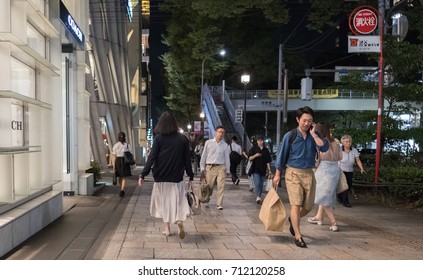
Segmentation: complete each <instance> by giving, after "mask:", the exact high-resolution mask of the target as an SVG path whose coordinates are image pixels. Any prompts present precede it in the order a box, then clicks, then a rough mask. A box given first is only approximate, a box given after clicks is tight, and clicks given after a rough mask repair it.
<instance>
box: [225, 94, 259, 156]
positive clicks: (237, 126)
mask: <svg viewBox="0 0 423 280" xmlns="http://www.w3.org/2000/svg"><path fill="white" fill-rule="evenodd" d="M222 89H223V88H220V91H222ZM223 103H224V105H225V108H226V112H228V115H229V119H230V121H231V124H232V126H233V127H234V128H235V131H236V132H237V133H238V135H240V136H243V135H244V133H245V134H246V135H245V139H250V138H249V137H248V134H247V133H246V132H245V130H244V126H243V125H242V124H241V123H237V122H236V121H235V119H236V117H235V108H234V105H233V104H232V102H231V100H230V99H229V95H228V93H227V92H226V90H225V91H224V92H223ZM243 144H244V143H243ZM242 146H244V145H242ZM251 146H252V145H251V142H250V141H247V143H245V147H246V148H247V151H249V150H250V149H251Z"/></svg>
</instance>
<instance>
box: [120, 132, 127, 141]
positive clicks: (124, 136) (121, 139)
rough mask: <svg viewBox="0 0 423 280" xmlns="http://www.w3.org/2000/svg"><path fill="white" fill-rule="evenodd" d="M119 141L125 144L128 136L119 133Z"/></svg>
mask: <svg viewBox="0 0 423 280" xmlns="http://www.w3.org/2000/svg"><path fill="white" fill-rule="evenodd" d="M118 141H119V142H122V143H125V142H126V135H125V132H122V131H121V132H119V134H118Z"/></svg>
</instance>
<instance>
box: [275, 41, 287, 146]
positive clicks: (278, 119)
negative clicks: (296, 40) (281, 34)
mask: <svg viewBox="0 0 423 280" xmlns="http://www.w3.org/2000/svg"><path fill="white" fill-rule="evenodd" d="M282 56H283V44H279V65H278V109H277V115H276V149H278V148H279V143H280V141H281V107H282V106H281V95H282V94H281V90H282V67H283V66H282V63H283V57H282ZM284 113H285V111H284Z"/></svg>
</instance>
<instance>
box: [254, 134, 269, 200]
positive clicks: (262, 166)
mask: <svg viewBox="0 0 423 280" xmlns="http://www.w3.org/2000/svg"><path fill="white" fill-rule="evenodd" d="M256 139H257V146H253V147H252V148H251V149H250V151H249V153H248V159H249V160H252V161H253V171H252V173H251V177H252V179H253V181H254V188H255V192H256V195H257V198H256V202H257V204H261V203H262V199H261V195H262V193H263V184H264V179H265V177H266V172H268V175H269V176H272V172H271V169H270V163H271V162H272V158H271V156H270V152H269V149H268V148H266V147H265V146H264V137H263V136H261V135H259V136H257V138H256Z"/></svg>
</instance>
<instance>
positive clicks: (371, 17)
mask: <svg viewBox="0 0 423 280" xmlns="http://www.w3.org/2000/svg"><path fill="white" fill-rule="evenodd" d="M353 26H354V29H355V30H356V31H357V32H358V33H360V34H369V33H372V32H373V31H374V30H375V29H376V27H377V16H376V14H375V13H374V12H373V11H372V10H370V9H361V10H359V11H358V12H357V13H356V14H355V15H354V18H353Z"/></svg>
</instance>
